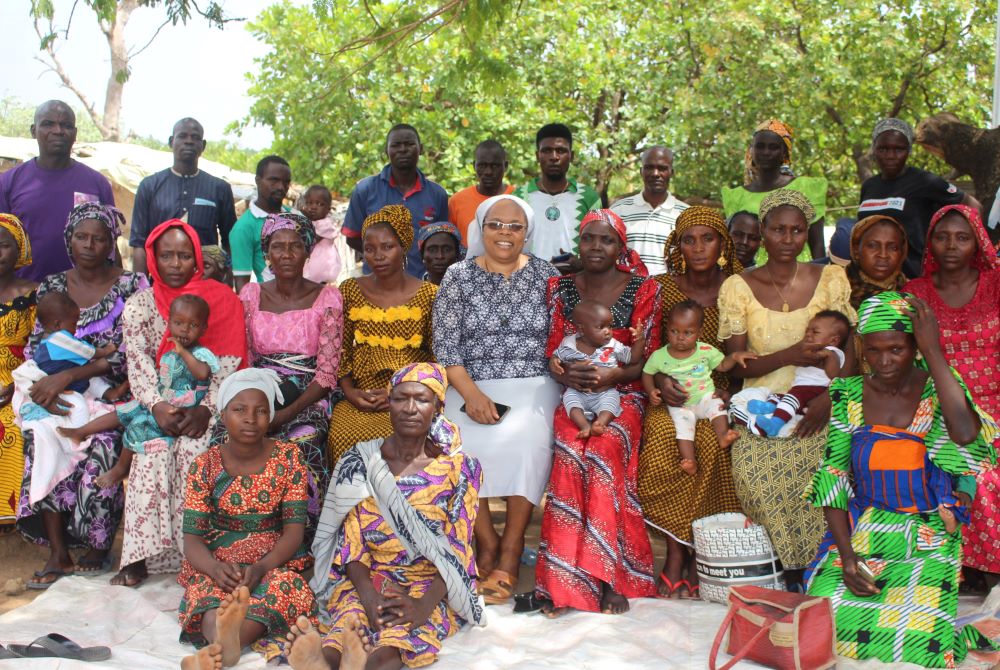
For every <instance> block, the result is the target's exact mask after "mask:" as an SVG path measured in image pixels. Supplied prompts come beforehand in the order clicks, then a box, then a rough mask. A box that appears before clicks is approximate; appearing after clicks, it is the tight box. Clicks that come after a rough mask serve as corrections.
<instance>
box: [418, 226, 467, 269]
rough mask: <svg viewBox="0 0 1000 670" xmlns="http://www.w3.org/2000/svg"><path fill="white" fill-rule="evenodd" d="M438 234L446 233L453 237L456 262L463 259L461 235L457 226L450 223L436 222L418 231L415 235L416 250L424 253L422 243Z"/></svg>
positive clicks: (463, 249) (463, 246)
mask: <svg viewBox="0 0 1000 670" xmlns="http://www.w3.org/2000/svg"><path fill="white" fill-rule="evenodd" d="M438 233H447V234H448V235H451V236H452V237H454V238H455V247H456V249H457V250H458V260H462V259H463V258H465V245H463V244H462V233H460V232H459V231H458V226H456V225H455V224H454V223H452V222H451V221H437V222H436V223H432V224H430V225H427V226H424V227H423V228H421V229H420V232H418V233H417V249H418V250H419V251H420V253H423V252H424V242H426V241H427V240H429V239H430V238H431V237H433V236H434V235H437V234H438Z"/></svg>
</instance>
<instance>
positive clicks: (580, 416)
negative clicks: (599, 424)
mask: <svg viewBox="0 0 1000 670" xmlns="http://www.w3.org/2000/svg"><path fill="white" fill-rule="evenodd" d="M569 418H570V420H572V421H573V423H574V425H576V427H577V428H579V429H580V432H579V433H577V434H576V437H577V438H578V439H580V440H586V439H587V438H588V437H590V431H591V425H590V422H589V421H587V415H586V414H584V413H583V410H582V409H580V408H579V407H574V408H573V409H571V410H570V411H569Z"/></svg>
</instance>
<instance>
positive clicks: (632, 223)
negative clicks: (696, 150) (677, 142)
mask: <svg viewBox="0 0 1000 670" xmlns="http://www.w3.org/2000/svg"><path fill="white" fill-rule="evenodd" d="M641 160H642V183H643V189H642V192H641V193H636V194H635V195H632V196H629V197H627V198H622V199H621V200H619V201H617V202H616V203H614V204H613V205H611V210H612V211H613V212H614V213H615V214H617V215H618V216H620V217H622V221H624V222H625V231H626V235H627V238H628V246H629V247H631V248H632V249H635V250H636V252H638V254H639V257H640V258H642V262H643V263H645V264H646V268H647V269H648V270H649V274H650V275H658V274H663V273H664V272H666V271H667V266H666V262H665V260H664V256H663V246H664V244H666V242H667V236H668V235H670V233H671V232H673V230H674V225H675V224H676V223H677V217H678V216H680V213H681V212H683V211H684V210H685V209H687V208H688V206H687V204H686V203H684V202H681V201H680V200H678V199H677V198H675V197H674V196H673V194H671V193H670V190H669V189H670V178H671V177H673V176H674V154H673V152H672V151H670V149H668V148H667V147H664V146H655V147H650V148H649V149H646V150H645V151H644V152H643V153H642V158H641Z"/></svg>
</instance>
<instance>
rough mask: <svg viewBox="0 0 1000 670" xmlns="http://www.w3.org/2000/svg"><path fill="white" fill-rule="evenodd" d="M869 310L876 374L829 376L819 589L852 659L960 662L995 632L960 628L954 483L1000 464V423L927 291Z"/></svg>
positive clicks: (868, 303)
mask: <svg viewBox="0 0 1000 670" xmlns="http://www.w3.org/2000/svg"><path fill="white" fill-rule="evenodd" d="M858 312H859V322H858V330H859V331H860V333H861V335H862V337H863V342H864V356H865V360H866V361H867V363H868V365H869V366H870V367H871V374H870V375H866V376H863V377H847V378H842V379H835V380H833V382H832V383H831V385H830V396H831V398H832V401H833V417H832V419H831V421H830V433H829V442H828V444H827V447H826V453H825V454H824V456H823V461H822V463H821V464H820V468H819V471H818V472H817V473H816V474H815V476H814V477H813V480H812V483H811V484H810V487H809V490H808V491H807V494H806V495H807V497H808V499H809V500H810V501H811V502H812V503H813V504H814V505H816V506H821V507H823V508H824V509H823V512H824V515H825V516H826V522H827V525H828V528H829V530H828V531H827V534H826V537H825V538H824V539H823V542H822V544H821V545H820V550H819V555H818V557H817V559H816V561H814V564H813V567H816V566H818V567H816V572H815V574H813V575H812V577H811V578H809V581H808V584H809V587H808V590H809V593H810V594H812V595H817V596H827V597H829V598H830V600H831V603H832V605H833V608H834V611H835V614H836V624H837V653H838V654H840V655H841V656H847V657H851V658H858V659H867V658H873V659H878V660H880V661H882V662H884V663H899V662H909V663H916V664H919V665H923V666H926V667H932V668H944V667H954V666H955V664H957V663H959V662H960V661H961V660H962V659H963V658H964V657H965V655H966V652H967V650H968V647H969V646H970V645H972V644H976V643H979V642H983V640H982V637H981V636H979V635H978V634H977V633H976V631H975V630H974V629H972V628H971V627H968V628H966V629H963V630H957V629H956V627H955V623H956V615H957V612H958V582H959V570H960V568H961V564H962V535H961V532H959V531H958V530H956V529H955V528H954V519H955V517H956V516H958V517H959V518H961V517H963V516H965V515H967V514H968V504H969V502H970V501H969V500H968V496H966V495H963V494H955V493H954V492H953V486H954V484H955V482H954V480H955V479H956V478H958V477H961V476H962V475H969V474H975V473H977V472H978V471H979V470H980V469H981V468H982V467H984V466H985V465H986V464H988V463H993V462H995V460H996V454H995V452H994V451H993V447H992V445H991V443H992V441H993V439H994V437H995V436H996V433H997V426H996V424H995V423H994V422H993V420H992V419H991V418H990V416H989V415H988V414H986V413H984V412H982V411H981V410H980V409H979V408H978V407H976V405H975V404H974V403H973V402H972V398H971V396H970V395H969V392H968V390H967V389H966V388H965V384H964V383H963V382H962V380H961V378H960V377H959V376H958V375H956V374H955V373H954V372H953V371H952V369H951V368H949V367H948V364H947V363H946V362H945V359H944V355H943V354H942V353H941V347H940V345H939V344H938V331H939V329H938V324H937V321H936V319H935V318H934V314H933V312H932V311H931V309H930V308H929V307H928V306H927V304H926V303H925V302H923V301H922V300H919V299H917V298H914V297H913V296H910V295H908V294H901V293H895V292H885V293H880V294H878V295H875V296H873V297H871V298H868V299H867V300H865V301H864V302H862V303H861V308H860V309H859V310H858ZM918 352H919V353H920V354H922V355H923V359H924V361H925V363H926V369H924V366H923V365H921V366H920V367H918V366H917V365H915V364H914V359H915V358H916V355H917V353H918ZM961 445H966V446H961ZM852 474H853V477H852V476H851V475H852ZM852 482H853V490H852ZM960 498H964V500H962V499H960ZM960 503H961V507H959V506H958V505H959V504H960ZM960 511H964V513H965V514H964V515H963V514H961V513H960ZM965 518H966V519H967V518H968V517H967V516H965ZM946 525H947V526H948V527H950V528H952V531H951V532H949V531H948V527H946ZM845 587H846V588H845Z"/></svg>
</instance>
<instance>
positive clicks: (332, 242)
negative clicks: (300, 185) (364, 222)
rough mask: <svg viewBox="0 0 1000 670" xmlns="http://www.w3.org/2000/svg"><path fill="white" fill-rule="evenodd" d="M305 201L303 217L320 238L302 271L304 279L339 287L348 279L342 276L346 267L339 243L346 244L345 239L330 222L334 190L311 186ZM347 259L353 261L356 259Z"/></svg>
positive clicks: (335, 225)
mask: <svg viewBox="0 0 1000 670" xmlns="http://www.w3.org/2000/svg"><path fill="white" fill-rule="evenodd" d="M302 198H303V200H304V201H305V202H304V203H303V205H302V213H303V214H305V215H306V216H308V217H309V220H310V221H312V224H313V227H314V228H315V229H316V237H317V238H318V239H317V240H316V246H314V247H313V250H312V253H310V254H309V258H308V259H307V260H306V264H305V267H304V268H303V269H302V276H303V277H305V278H306V279H309V280H311V281H314V282H319V283H320V284H325V283H327V282H333V283H335V284H339V283H340V281H341V279H344V277H341V276H340V275H341V269H342V267H343V265H344V263H343V260H342V259H341V252H340V251H339V250H338V244H337V241H338V240H342V236H341V234H340V226H338V225H337V224H336V222H334V220H333V219H331V218H330V209H331V207H332V206H333V196H332V195H331V194H330V189H328V188H327V187H326V186H321V185H318V184H317V185H314V186H310V187H309V188H308V189H307V190H306V192H305V194H304V195H303V196H302ZM344 246H346V244H345V245H344ZM345 258H346V259H348V260H349V259H350V258H352V256H345Z"/></svg>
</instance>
